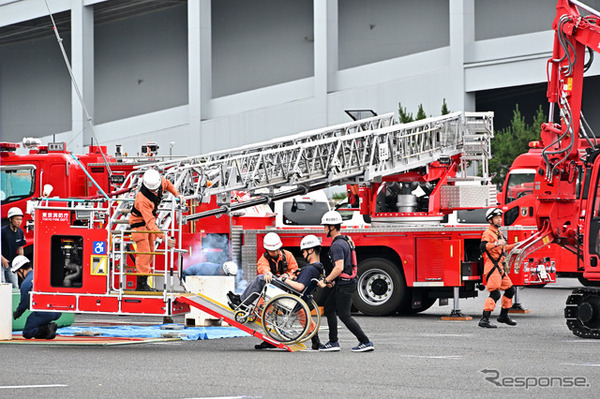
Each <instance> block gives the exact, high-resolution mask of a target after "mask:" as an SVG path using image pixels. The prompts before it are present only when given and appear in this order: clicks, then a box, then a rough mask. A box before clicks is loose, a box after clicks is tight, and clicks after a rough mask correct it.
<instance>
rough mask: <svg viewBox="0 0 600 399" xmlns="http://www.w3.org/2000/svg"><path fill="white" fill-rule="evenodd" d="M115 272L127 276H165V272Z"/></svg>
mask: <svg viewBox="0 0 600 399" xmlns="http://www.w3.org/2000/svg"><path fill="white" fill-rule="evenodd" d="M115 274H123V275H125V276H164V275H165V274H164V273H127V272H125V273H115Z"/></svg>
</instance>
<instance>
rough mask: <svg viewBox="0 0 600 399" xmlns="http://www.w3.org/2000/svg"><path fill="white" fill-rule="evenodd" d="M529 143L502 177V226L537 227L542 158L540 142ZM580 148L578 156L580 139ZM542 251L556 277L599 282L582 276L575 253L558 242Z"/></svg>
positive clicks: (582, 147) (591, 283) (583, 145)
mask: <svg viewBox="0 0 600 399" xmlns="http://www.w3.org/2000/svg"><path fill="white" fill-rule="evenodd" d="M529 146H530V148H529V151H528V152H527V153H525V154H521V155H519V156H518V157H517V158H515V160H514V162H513V163H512V165H511V167H510V170H509V172H508V174H507V175H506V178H505V180H504V190H503V191H502V192H500V193H498V204H500V205H499V206H500V207H501V208H502V210H503V211H504V225H505V226H531V228H532V230H537V224H536V218H535V213H534V209H535V204H536V197H535V196H534V195H533V185H534V180H535V175H536V173H537V168H538V167H539V164H540V162H541V161H542V145H541V143H540V142H539V141H533V142H531V143H530V144H529ZM579 148H580V149H579V152H580V156H584V155H585V151H586V148H589V144H588V142H587V141H586V140H580V144H579ZM578 168H581V166H578ZM581 176H583V173H582V171H579V172H578V180H577V183H578V184H577V187H576V192H577V193H578V194H577V195H580V193H581V183H582V181H581ZM543 251H544V253H545V254H546V257H548V258H550V259H553V260H554V261H555V262H554V263H555V267H556V275H557V276H558V277H577V278H578V279H579V281H580V282H581V284H583V285H586V286H595V285H598V284H599V283H598V282H594V281H589V280H587V279H586V278H584V277H583V264H582V263H581V262H578V261H577V253H576V252H573V251H571V250H569V249H567V248H565V247H562V246H560V245H558V244H557V243H550V244H548V245H546V247H545V249H544V250H543Z"/></svg>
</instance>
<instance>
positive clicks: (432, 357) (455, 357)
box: [401, 355, 462, 360]
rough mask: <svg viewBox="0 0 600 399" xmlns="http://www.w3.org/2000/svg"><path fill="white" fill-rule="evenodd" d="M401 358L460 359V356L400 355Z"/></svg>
mask: <svg viewBox="0 0 600 399" xmlns="http://www.w3.org/2000/svg"><path fill="white" fill-rule="evenodd" d="M401 356H402V357H416V358H419V359H452V360H454V359H462V356H459V355H446V356H443V355H440V356H418V355H401Z"/></svg>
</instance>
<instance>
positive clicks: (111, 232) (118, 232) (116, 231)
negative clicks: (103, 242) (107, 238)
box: [110, 230, 131, 236]
mask: <svg viewBox="0 0 600 399" xmlns="http://www.w3.org/2000/svg"><path fill="white" fill-rule="evenodd" d="M123 232H124V234H123V235H125V236H127V235H129V234H131V233H129V230H111V231H110V234H112V235H121V233H123Z"/></svg>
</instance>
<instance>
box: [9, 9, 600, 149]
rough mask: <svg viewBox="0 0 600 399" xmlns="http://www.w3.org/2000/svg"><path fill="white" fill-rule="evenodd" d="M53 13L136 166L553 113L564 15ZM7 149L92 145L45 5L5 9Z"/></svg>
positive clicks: (84, 80)
mask: <svg viewBox="0 0 600 399" xmlns="http://www.w3.org/2000/svg"><path fill="white" fill-rule="evenodd" d="M586 3H587V4H589V5H590V6H592V7H594V8H596V9H597V8H599V6H600V0H595V1H592V0H587V1H586ZM48 4H49V7H50V10H51V12H52V14H53V17H54V19H55V21H56V23H57V26H58V32H59V34H60V37H61V38H62V39H63V44H64V47H65V49H66V54H67V55H68V57H69V59H70V63H71V64H72V73H73V77H74V79H75V81H76V82H77V85H78V87H79V91H80V92H81V96H82V98H83V99H84V103H85V105H86V108H87V110H88V114H89V115H90V118H91V121H92V122H93V124H94V126H95V128H94V130H95V133H96V135H97V137H98V139H99V140H100V143H101V144H103V145H108V146H109V151H110V152H112V151H114V145H115V144H122V145H123V148H124V150H125V151H127V152H129V153H130V154H131V155H133V154H134V153H135V152H136V151H138V149H139V148H140V146H141V145H142V144H145V143H146V142H148V141H156V142H157V143H158V144H159V145H160V147H161V150H160V151H159V152H160V153H162V154H164V153H168V149H169V143H172V142H174V143H175V144H174V146H173V148H172V150H171V151H172V152H173V153H176V154H188V155H194V154H200V153H204V152H208V151H212V150H217V149H224V148H228V147H233V146H238V145H242V144H246V143H249V142H255V141H260V140H266V139H270V138H273V137H278V136H283V135H287V134H292V133H295V132H299V131H302V130H307V129H312V128H316V127H321V126H325V125H329V124H334V123H340V122H344V121H347V120H348V117H347V116H346V115H345V114H344V110H345V109H361V108H367V109H373V110H375V111H376V112H378V113H384V112H397V109H398V102H401V103H402V105H403V106H405V107H406V108H407V109H409V110H411V111H413V112H416V110H417V107H418V105H419V104H423V106H424V109H425V111H426V112H427V114H431V115H438V114H439V110H440V109H441V105H442V102H443V100H444V99H445V100H446V102H447V104H448V107H449V108H450V110H453V111H455V110H490V109H491V110H495V111H496V112H497V115H496V120H497V121H498V120H509V119H510V117H511V114H512V109H513V106H514V103H515V102H519V103H522V104H524V105H523V106H524V107H525V108H527V106H531V107H534V108H537V106H538V104H540V103H544V102H545V97H544V93H545V82H546V60H547V59H548V58H549V57H550V55H551V49H552V42H553V32H552V30H551V24H552V21H553V19H554V13H555V4H556V2H555V0H527V1H523V0H503V1H496V0H422V1H411V0H369V1H361V0H314V1H313V0H255V1H251V0H213V1H211V0H188V1H186V0H132V1H120V0H108V1H104V0H48ZM599 68H600V66H599V65H598V64H596V65H594V66H592V68H591V70H590V71H589V72H588V75H589V76H590V78H586V79H588V80H589V83H586V84H588V86H585V88H586V90H587V92H588V93H591V92H593V91H595V90H593V88H595V87H596V86H598V85H599V83H598V78H596V76H598V75H599V74H600V69H599ZM595 103H597V100H596V99H594V98H593V97H591V96H590V98H586V99H584V106H585V105H588V106H589V105H590V104H591V105H595ZM584 110H585V108H584ZM587 119H588V120H589V121H591V124H592V126H594V125H597V124H598V123H600V116H595V115H592V113H591V112H589V114H588V115H587ZM597 122H598V123H597ZM497 125H498V124H497ZM0 135H1V140H3V141H20V140H21V138H22V137H24V136H33V137H41V138H43V140H44V141H49V140H52V139H53V138H54V139H56V140H57V141H66V142H68V143H69V148H71V149H72V150H73V151H74V152H81V151H84V149H83V147H84V146H85V145H88V144H89V143H90V141H91V139H92V133H91V131H90V128H89V127H88V126H87V123H86V112H85V111H84V110H83V108H82V106H81V102H80V100H79V95H78V93H77V90H74V89H73V88H72V85H71V78H70V76H69V72H68V69H67V67H66V65H65V62H64V60H63V56H62V54H61V49H60V47H59V45H58V42H57V38H56V37H55V35H54V33H53V30H52V25H51V20H50V17H49V13H48V9H47V8H46V3H45V2H44V0H0Z"/></svg>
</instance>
